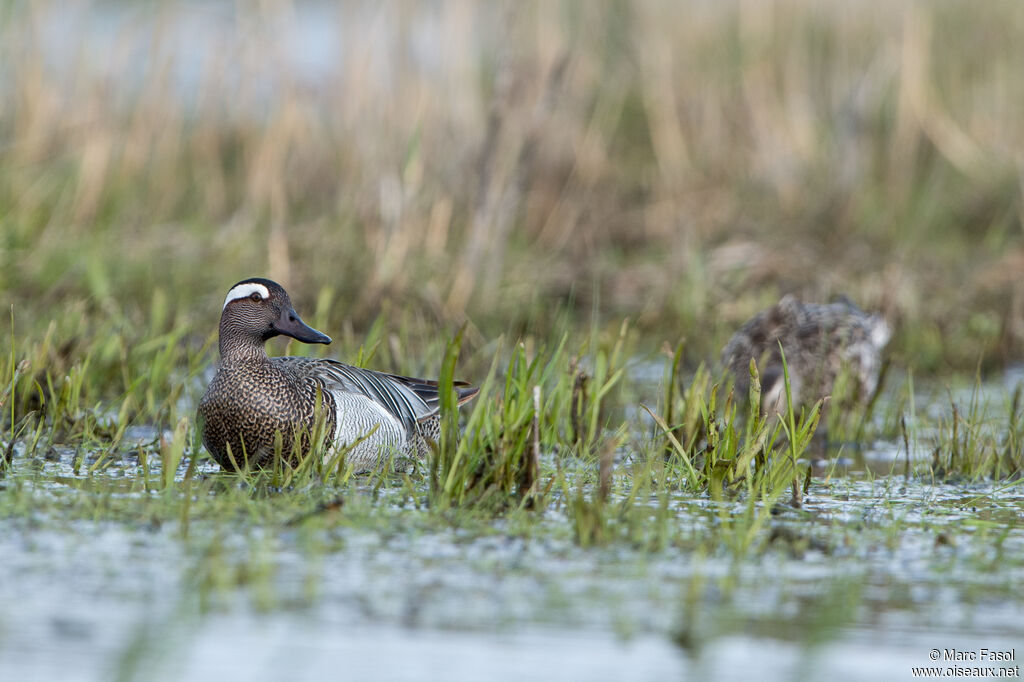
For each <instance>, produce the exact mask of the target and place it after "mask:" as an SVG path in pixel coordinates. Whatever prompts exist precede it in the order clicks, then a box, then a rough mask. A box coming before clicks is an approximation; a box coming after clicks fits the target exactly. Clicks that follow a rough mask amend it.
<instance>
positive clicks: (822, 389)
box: [722, 295, 892, 414]
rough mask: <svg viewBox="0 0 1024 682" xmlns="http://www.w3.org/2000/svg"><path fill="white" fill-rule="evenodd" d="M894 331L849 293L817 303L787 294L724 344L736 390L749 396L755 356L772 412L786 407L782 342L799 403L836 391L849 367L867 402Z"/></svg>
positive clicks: (765, 408) (767, 406)
mask: <svg viewBox="0 0 1024 682" xmlns="http://www.w3.org/2000/svg"><path fill="white" fill-rule="evenodd" d="M891 335H892V331H891V329H890V328H889V324H888V323H887V322H886V321H885V319H884V318H883V317H882V316H881V315H871V314H868V313H865V312H864V311H863V310H861V309H860V308H858V307H857V306H856V305H854V304H853V302H852V301H850V300H849V299H846V298H845V297H844V298H841V299H840V300H838V301H837V302H835V303H828V304H817V303H801V302H800V301H799V300H797V299H796V297H794V296H792V295H787V296H784V297H783V298H782V300H780V301H779V302H778V303H777V304H775V305H774V306H772V307H771V308H768V309H766V310H763V311H761V312H760V313H758V314H757V315H755V316H754V317H752V318H750V319H749V320H747V321H746V322H745V323H744V324H743V326H742V327H740V329H739V331H737V332H736V333H735V334H733V336H732V338H731V339H729V342H728V343H726V344H725V347H724V348H723V349H722V364H723V365H724V366H725V367H726V368H727V369H728V370H730V371H731V372H732V374H733V375H734V377H735V381H736V384H735V386H736V391H737V392H738V393H739V394H740V395H741V396H745V395H747V393H748V392H749V389H750V360H751V358H753V359H754V361H755V362H756V363H757V367H758V373H759V374H760V380H761V409H762V411H763V412H764V413H766V414H769V413H776V412H780V411H782V410H784V409H785V408H786V388H785V381H784V378H783V372H782V359H781V356H780V354H779V345H780V343H781V345H782V350H783V351H784V352H785V354H786V366H787V367H788V369H789V381H790V391H791V393H792V397H793V403H794V404H795V405H806V404H809V403H813V402H815V401H817V400H818V399H820V398H824V397H826V396H830V395H831V394H832V392H833V390H834V388H835V383H836V378H837V377H838V376H839V375H840V373H841V372H843V371H848V372H849V373H850V374H849V376H850V377H852V378H853V379H854V381H855V387H854V388H855V389H856V391H855V392H856V395H855V396H853V397H855V398H857V399H859V400H862V401H865V400H867V399H868V398H870V397H871V395H872V394H873V393H874V392H875V388H876V387H877V385H878V374H879V371H880V369H881V366H882V361H881V354H882V349H883V348H885V345H886V344H887V343H888V342H889V337H890V336H891Z"/></svg>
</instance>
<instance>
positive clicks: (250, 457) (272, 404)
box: [199, 358, 335, 469]
mask: <svg viewBox="0 0 1024 682" xmlns="http://www.w3.org/2000/svg"><path fill="white" fill-rule="evenodd" d="M276 359H277V358H268V359H267V361H266V362H263V363H258V364H253V363H246V364H230V363H226V364H222V365H221V366H220V367H219V368H218V370H217V374H216V376H215V377H214V379H213V381H212V382H211V383H210V386H209V388H208V389H207V390H206V394H205V395H204V396H203V398H202V400H201V401H200V403H199V416H200V418H201V419H202V421H203V445H205V446H206V449H207V450H209V452H210V454H211V455H213V458H214V459H215V460H216V461H217V463H218V464H220V465H221V466H222V467H224V468H225V469H234V466H233V465H232V461H231V457H229V456H228V445H230V447H231V454H232V455H233V457H234V460H235V461H236V462H237V463H238V464H239V465H240V466H242V465H243V455H242V453H243V452H244V453H245V455H244V457H245V461H246V462H247V463H248V465H249V466H267V465H269V464H271V463H272V461H273V455H274V447H275V440H276V437H277V435H276V434H277V433H278V432H280V433H281V437H282V456H283V457H284V458H285V459H286V460H287V461H289V462H291V463H293V464H294V463H295V462H296V461H297V459H298V455H299V453H298V452H293V450H294V447H293V445H294V443H295V436H296V432H299V433H300V434H301V437H300V440H299V444H300V448H301V452H306V451H308V449H309V447H310V437H309V434H310V432H311V431H312V429H313V426H314V423H315V421H316V415H315V408H316V401H317V397H316V396H317V388H319V389H320V391H319V392H320V394H321V396H322V398H321V404H322V409H323V410H324V415H323V418H324V420H325V421H324V426H325V429H326V434H325V435H326V437H327V439H328V440H327V442H330V441H331V439H332V438H333V435H334V429H335V425H334V414H335V409H334V398H333V397H332V396H331V395H330V393H329V392H327V391H326V390H324V387H323V384H322V382H321V381H320V380H319V379H317V377H316V376H315V375H313V374H312V373H311V372H308V371H303V369H304V367H303V366H301V365H298V366H293V365H290V364H288V363H281V362H274V361H275V360H276Z"/></svg>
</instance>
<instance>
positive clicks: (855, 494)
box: [0, 457, 1024, 680]
mask: <svg viewBox="0 0 1024 682" xmlns="http://www.w3.org/2000/svg"><path fill="white" fill-rule="evenodd" d="M68 467H70V462H69V459H68V458H66V457H65V458H61V459H60V461H56V462H47V463H45V464H44V465H43V468H44V472H43V474H41V475H39V476H38V480H39V483H38V485H39V486H41V487H43V488H44V491H43V492H45V494H46V495H52V496H54V498H58V497H60V496H65V495H76V494H82V495H84V494H89V493H88V491H82V490H78V489H77V488H76V487H75V486H73V485H71V482H72V481H75V480H80V479H76V478H75V477H74V476H72V475H71V474H70V472H69V471H63V470H64V469H66V468H68ZM57 473H61V474H66V478H63V479H62V478H61V477H60V476H50V475H49V474H57ZM104 475H105V476H109V477H110V478H111V479H112V480H116V479H118V478H121V477H124V476H130V475H131V472H130V471H118V470H116V468H115V470H113V471H110V472H109V473H107V474H104ZM54 479H57V480H66V481H67V483H60V482H57V483H54V482H53V481H54ZM25 485H36V484H33V483H31V482H26V483H25ZM354 492H355V494H356V495H357V496H358V495H363V494H365V495H369V494H370V493H369V492H368V491H363V492H358V491H354ZM672 509H673V512H674V514H675V518H676V522H677V523H678V524H679V527H680V528H682V529H685V532H684V539H685V538H686V537H690V536H692V537H693V538H699V537H700V535H701V534H702V533H705V532H707V529H709V528H711V527H712V526H713V525H714V524H716V523H719V518H720V517H719V511H720V509H719V508H718V507H717V506H716V505H713V504H711V503H710V502H708V501H706V500H701V499H696V500H695V499H692V498H687V497H685V496H678V497H677V498H675V499H673V501H672ZM1022 510H1024V492H1022V490H1021V488H1020V487H1005V489H1002V490H1000V489H997V488H994V487H993V486H991V485H980V486H974V485H971V486H950V485H938V486H932V485H923V484H920V483H916V482H910V483H907V482H904V481H902V479H900V478H896V477H893V478H879V479H874V480H858V479H857V478H841V479H835V480H832V481H831V482H829V483H823V482H819V483H818V484H816V485H814V486H812V489H811V493H810V495H809V496H808V499H807V500H806V503H805V508H804V509H803V510H800V511H797V510H788V511H787V510H783V511H782V512H781V513H780V514H778V515H777V516H776V517H774V518H773V519H772V521H771V535H772V537H773V538H775V539H774V540H773V542H772V543H771V545H770V546H769V548H768V549H767V550H766V551H764V552H761V553H752V554H751V555H750V556H735V555H732V554H731V553H729V552H727V551H726V552H715V553H712V554H710V555H703V554H701V553H700V552H695V551H693V549H692V547H689V546H679V547H675V546H670V547H667V548H665V549H663V550H662V551H657V552H651V551H647V550H645V549H643V548H633V547H623V546H621V544H620V545H613V546H611V547H609V548H600V549H581V548H579V547H578V546H576V545H575V544H574V542H573V541H572V538H571V537H569V536H568V535H567V533H566V532H565V527H566V522H565V518H564V514H565V512H564V511H563V510H559V509H554V510H551V511H549V512H547V514H546V517H545V518H544V519H542V520H541V521H540V522H539V523H538V527H537V528H536V529H535V530H534V531H533V532H532V533H530V535H529V536H528V537H524V536H522V535H517V534H513V533H510V532H509V531H508V529H507V528H505V526H504V522H503V521H500V520H499V521H496V522H495V523H494V524H493V527H492V529H491V532H488V533H483V534H481V533H474V532H467V531H460V530H459V529H456V528H452V529H444V530H443V531H439V530H437V529H426V530H425V529H423V528H419V527H417V526H416V524H415V516H416V514H417V512H415V511H412V510H410V511H407V512H402V511H400V510H397V509H393V508H389V509H387V510H382V513H384V512H385V511H386V512H387V513H388V514H389V515H390V516H389V518H391V519H393V521H394V525H393V526H389V527H388V529H387V530H386V531H383V532H382V531H381V530H380V529H379V528H378V529H366V528H360V527H358V526H351V525H347V524H345V523H344V518H342V519H341V522H339V523H337V524H328V525H327V526H326V527H324V528H320V529H318V530H316V531H315V532H314V533H313V535H312V536H309V533H306V532H304V531H302V530H300V529H294V530H287V531H283V532H270V531H268V530H266V529H264V528H261V527H259V526H258V525H256V526H253V525H251V524H247V525H246V526H245V527H243V528H239V529H238V532H237V533H234V534H228V535H224V534H222V533H220V532H219V531H217V530H214V529H213V526H212V525H210V524H206V525H204V524H202V523H195V522H194V523H193V528H192V530H191V531H190V535H189V538H190V539H189V540H188V541H186V540H183V538H182V534H181V532H180V530H181V529H180V528H178V527H176V525H175V524H166V523H165V524H162V525H155V524H153V523H151V522H149V521H147V520H146V519H139V520H138V523H131V524H127V523H112V522H106V521H103V520H102V519H97V520H95V521H90V520H74V521H67V522H62V521H61V520H60V519H56V518H52V517H48V516H47V514H46V512H45V511H41V512H40V514H39V515H38V516H37V517H34V516H33V515H32V514H31V513H29V514H27V515H25V516H19V517H14V518H10V519H7V520H5V521H4V522H3V524H2V525H0V557H2V559H0V566H2V567H3V574H4V578H3V580H2V581H0V679H3V680H50V679H62V680H106V679H114V678H115V677H119V678H121V679H147V680H153V679H167V680H171V679H190V680H216V679H224V678H225V677H227V678H229V679H243V678H244V679H252V680H295V679H309V680H314V679H324V678H334V677H342V678H344V679H395V680H406V679H409V680H412V679H416V680H424V679H444V680H478V679H522V678H523V677H524V676H530V677H536V676H537V675H538V674H540V672H542V673H543V674H542V677H543V678H545V679H547V678H552V679H565V680H576V679H579V680H593V679H617V680H660V679H677V678H679V677H685V676H687V675H691V676H694V677H695V678H698V679H726V680H728V679H736V680H739V679H749V678H750V675H751V667H750V666H751V665H752V664H753V663H754V662H756V665H757V668H756V670H757V679H768V680H772V679H778V680H786V679H850V680H853V679H868V678H871V677H878V678H879V679H903V678H908V679H909V669H910V666H911V665H922V666H923V665H928V664H929V662H928V660H927V653H928V651H929V650H930V649H931V648H934V647H939V648H943V647H954V646H955V647H965V646H975V645H977V646H978V647H981V646H984V647H988V648H997V647H1011V646H1013V645H1014V644H1018V645H1019V643H1020V641H1021V638H1022V636H1024V616H1022V610H1021V607H1022V605H1024V604H1022V596H1021V593H1020V589H1019V586H1020V585H1022V584H1024V530H1022V529H1021V527H1022V524H1021V523H1020V521H1021V518H1022V515H1024V512H1022ZM997 529H1002V530H997ZM687 534H689V535H687ZM310 542H315V543H316V544H317V545H318V547H319V549H318V551H316V552H313V553H311V552H310V551H309V549H308V545H309V543H310ZM684 545H685V542H684ZM213 546H216V548H217V550H218V551H220V552H222V553H223V554H224V556H225V562H226V563H227V564H232V563H239V564H246V565H249V566H253V565H255V566H259V565H260V564H261V560H260V559H259V557H260V556H264V558H265V563H266V564H267V566H268V567H269V568H268V571H269V573H270V577H269V578H266V579H265V580H263V581H261V580H258V579H256V578H254V579H253V580H252V581H251V584H250V585H248V586H247V587H244V588H238V589H234V590H229V591H228V593H227V594H228V596H227V598H224V597H218V598H215V599H213V601H212V602H208V603H205V604H204V603H203V599H201V598H200V596H199V594H200V592H201V590H200V588H199V587H197V580H196V576H195V575H194V570H195V568H196V567H197V566H199V565H200V563H199V557H200V556H201V555H202V554H203V553H204V552H208V551H210V547H213ZM254 557H256V558H255V559H254ZM251 570H255V569H251ZM232 595H233V596H232ZM819 621H820V622H819ZM687 624H688V625H687ZM681 633H682V635H681Z"/></svg>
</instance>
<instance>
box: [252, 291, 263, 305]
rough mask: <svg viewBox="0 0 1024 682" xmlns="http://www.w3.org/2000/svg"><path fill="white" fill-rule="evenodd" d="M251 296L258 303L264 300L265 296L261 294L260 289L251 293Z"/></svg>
mask: <svg viewBox="0 0 1024 682" xmlns="http://www.w3.org/2000/svg"><path fill="white" fill-rule="evenodd" d="M249 298H251V299H252V300H254V301H256V302H257V303H259V302H260V301H262V300H263V297H262V296H260V293H259V292H258V291H254V292H252V293H251V294H249Z"/></svg>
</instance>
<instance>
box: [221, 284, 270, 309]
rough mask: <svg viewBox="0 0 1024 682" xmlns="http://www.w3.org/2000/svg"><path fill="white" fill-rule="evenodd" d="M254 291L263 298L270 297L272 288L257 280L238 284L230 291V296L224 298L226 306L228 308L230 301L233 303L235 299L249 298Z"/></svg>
mask: <svg viewBox="0 0 1024 682" xmlns="http://www.w3.org/2000/svg"><path fill="white" fill-rule="evenodd" d="M254 293H256V294H259V295H260V297H261V298H265V299H266V298H270V290H268V289H267V288H266V287H265V286H263V285H262V284H257V283H256V282H245V283H243V284H239V285H237V286H236V287H234V288H233V289H231V291H229V292H228V297H227V298H225V299H224V308H227V307H228V303H231V302H232V301H234V300H235V299H239V298H248V297H250V296H252V295H253V294H254ZM224 308H221V310H224Z"/></svg>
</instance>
